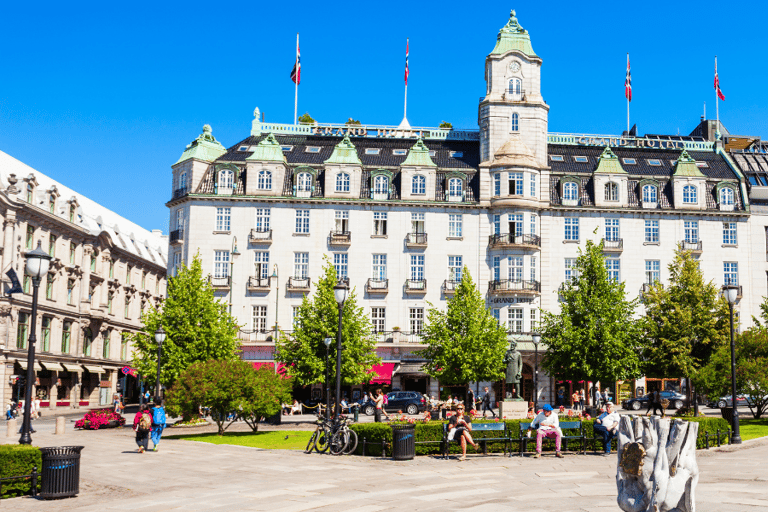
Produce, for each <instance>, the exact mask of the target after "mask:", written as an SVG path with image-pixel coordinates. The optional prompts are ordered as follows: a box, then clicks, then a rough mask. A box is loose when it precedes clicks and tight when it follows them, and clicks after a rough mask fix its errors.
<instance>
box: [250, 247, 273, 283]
mask: <svg viewBox="0 0 768 512" xmlns="http://www.w3.org/2000/svg"><path fill="white" fill-rule="evenodd" d="M253 254H254V258H253V263H254V265H255V272H256V273H255V276H256V277H257V278H258V279H268V278H269V251H256V252H254V253H253Z"/></svg>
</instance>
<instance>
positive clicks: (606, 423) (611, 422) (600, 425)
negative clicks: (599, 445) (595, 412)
mask: <svg viewBox="0 0 768 512" xmlns="http://www.w3.org/2000/svg"><path fill="white" fill-rule="evenodd" d="M592 428H593V429H594V431H595V437H600V438H601V439H602V441H603V451H604V455H606V456H607V455H610V454H611V440H612V439H613V438H614V437H616V434H617V433H618V432H619V413H618V412H616V411H614V408H613V403H612V402H608V403H607V404H605V412H604V413H602V414H601V415H600V416H598V417H597V419H596V420H595V423H594V425H593V427H592Z"/></svg>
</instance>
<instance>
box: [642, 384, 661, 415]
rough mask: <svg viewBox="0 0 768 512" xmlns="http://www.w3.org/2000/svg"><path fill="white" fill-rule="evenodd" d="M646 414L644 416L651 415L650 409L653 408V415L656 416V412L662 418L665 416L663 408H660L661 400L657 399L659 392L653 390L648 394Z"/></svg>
mask: <svg viewBox="0 0 768 512" xmlns="http://www.w3.org/2000/svg"><path fill="white" fill-rule="evenodd" d="M647 396H648V413H647V414H646V416H650V415H651V408H653V414H656V411H660V412H661V417H662V418H663V417H664V416H665V414H664V408H663V407H662V406H661V399H660V398H659V396H660V395H659V392H658V391H657V390H655V389H654V390H653V391H651V392H650V393H648V395H647Z"/></svg>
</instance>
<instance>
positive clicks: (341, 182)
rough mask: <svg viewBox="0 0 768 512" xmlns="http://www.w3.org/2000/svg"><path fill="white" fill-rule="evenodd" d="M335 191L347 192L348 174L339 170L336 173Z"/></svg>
mask: <svg viewBox="0 0 768 512" xmlns="http://www.w3.org/2000/svg"><path fill="white" fill-rule="evenodd" d="M336 192H349V174H348V173H346V172H340V173H339V174H337V175H336Z"/></svg>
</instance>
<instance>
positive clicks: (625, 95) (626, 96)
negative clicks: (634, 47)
mask: <svg viewBox="0 0 768 512" xmlns="http://www.w3.org/2000/svg"><path fill="white" fill-rule="evenodd" d="M627 69H629V52H627ZM624 96H626V97H627V136H629V95H628V94H624Z"/></svg>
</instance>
